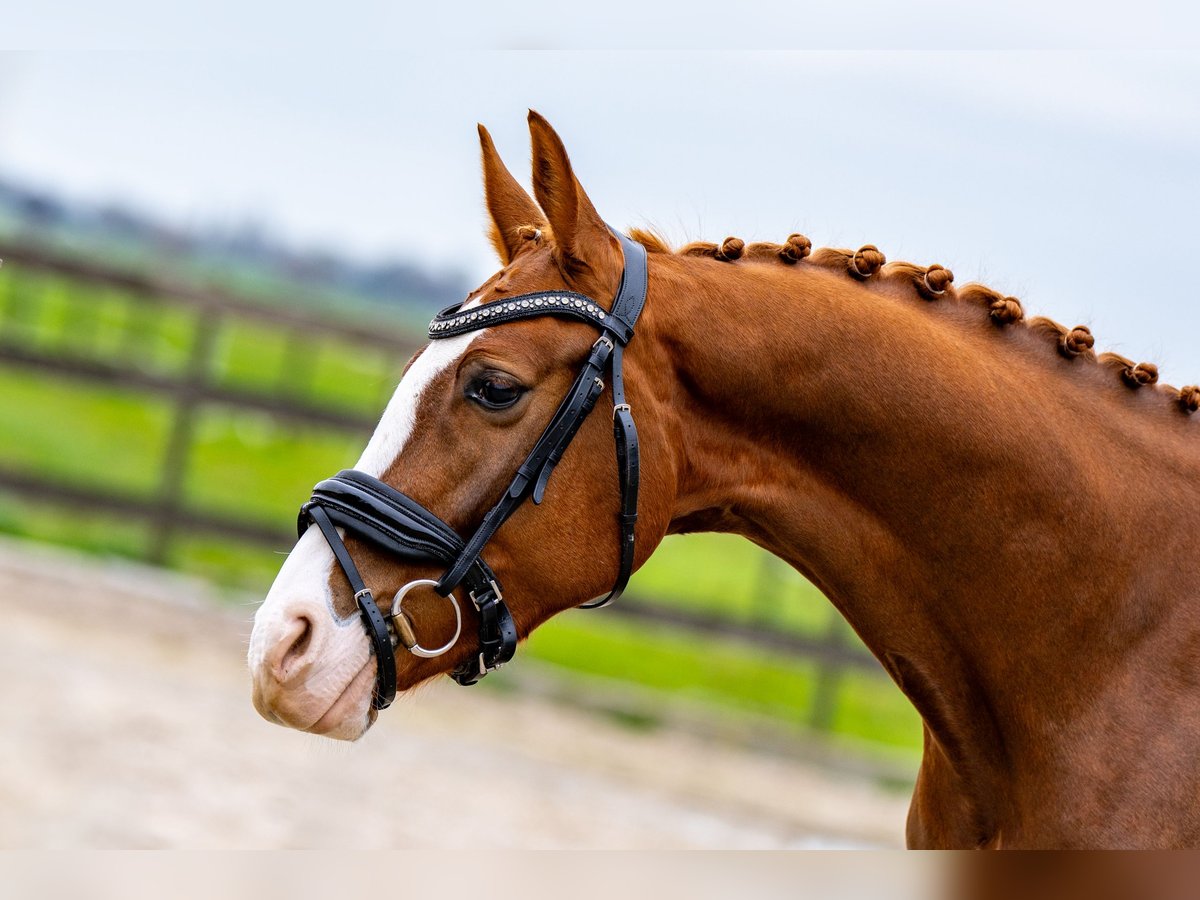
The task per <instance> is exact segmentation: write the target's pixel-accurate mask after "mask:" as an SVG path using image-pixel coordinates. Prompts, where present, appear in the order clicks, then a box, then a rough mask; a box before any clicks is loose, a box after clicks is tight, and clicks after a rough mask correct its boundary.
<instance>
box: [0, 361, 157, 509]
mask: <svg viewBox="0 0 1200 900" xmlns="http://www.w3.org/2000/svg"><path fill="white" fill-rule="evenodd" d="M0 398H2V399H0V462H3V463H5V464H7V465H10V466H17V467H21V468H25V469H29V470H31V471H35V472H39V473H43V474H46V475H52V476H55V477H58V478H61V479H63V480H65V481H68V482H71V483H74V484H102V485H105V486H107V487H111V488H113V489H116V490H122V491H128V492H130V493H133V494H150V493H151V492H153V491H154V489H155V488H156V487H157V486H158V480H159V463H160V460H161V457H162V452H163V448H164V446H165V443H166V437H167V431H168V428H169V427H170V422H171V408H170V406H169V405H168V404H167V403H166V402H165V401H164V400H161V399H154V398H151V397H148V396H144V395H138V394H131V393H128V392H123V391H119V390H115V389H112V388H108V387H103V386H96V385H91V384H88V383H85V382H80V381H79V380H78V379H72V378H59V377H54V376H48V375H42V374H36V375H35V374H33V373H31V372H29V371H28V370H23V369H16V368H13V367H10V366H3V365H0Z"/></svg>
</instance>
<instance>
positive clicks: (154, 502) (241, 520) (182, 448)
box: [0, 241, 882, 727]
mask: <svg viewBox="0 0 1200 900" xmlns="http://www.w3.org/2000/svg"><path fill="white" fill-rule="evenodd" d="M0 258H2V259H4V262H5V273H6V274H7V275H8V276H9V277H13V270H16V271H17V273H18V276H17V277H18V281H17V284H18V285H20V284H21V283H22V280H23V279H24V278H25V276H26V275H29V274H32V275H34V276H49V277H52V278H57V279H66V280H68V281H70V282H71V283H73V284H76V285H78V286H80V287H82V288H83V289H84V290H88V289H92V290H96V291H104V290H107V291H113V290H115V291H118V292H120V294H122V295H128V296H129V297H130V302H136V303H150V304H163V303H169V304H173V305H174V306H176V307H178V308H180V309H183V310H186V311H188V313H189V314H190V316H191V322H192V328H191V333H190V339H189V341H188V345H187V346H186V347H185V348H182V350H181V359H180V365H178V366H176V367H175V370H174V371H164V370H161V369H158V370H156V369H154V368H153V367H148V366H146V365H145V364H143V362H142V361H139V360H138V359H136V358H130V357H129V356H128V355H126V356H125V357H123V358H119V359H113V358H111V357H110V358H105V357H103V356H99V355H96V354H94V353H87V352H80V351H79V350H73V349H69V348H62V347H58V348H49V349H47V348H46V347H43V346H36V345H31V344H29V343H28V342H25V341H23V340H22V339H21V338H20V336H19V335H17V336H14V335H13V334H12V333H10V332H11V330H12V329H11V328H7V327H6V322H7V320H6V317H5V309H4V307H2V306H0V362H2V363H4V364H6V365H8V366H13V367H18V368H20V369H23V370H26V371H30V372H41V373H48V374H53V375H58V376H65V377H69V378H74V379H79V380H81V381H87V382H89V383H98V384H104V385H109V386H113V387H117V388H124V389H130V390H135V391H141V392H148V393H149V394H152V395H154V396H156V397H162V398H167V399H168V400H169V402H170V404H171V408H172V413H171V424H170V427H169V431H168V435H167V439H166V451H165V453H164V454H163V460H162V465H161V471H160V473H159V477H158V479H157V486H156V488H155V489H154V490H153V491H152V492H151V493H149V494H148V495H144V496H133V495H130V494H128V493H121V492H118V491H115V490H110V489H107V488H103V487H95V486H91V485H87V486H85V485H81V484H77V483H70V482H68V481H66V480H64V479H62V478H57V477H52V476H49V475H46V474H43V473H36V472H30V471H24V470H21V469H18V468H15V467H11V466H6V465H0V492H7V493H9V494H15V495H19V496H21V497H23V498H25V499H27V500H32V501H35V502H39V503H50V504H56V505H59V506H62V507H64V508H68V509H72V510H74V509H78V510H83V511H88V512H93V513H105V514H112V515H116V516H119V517H123V518H127V519H133V520H137V521H141V522H144V523H147V524H149V525H151V526H152V527H151V528H150V529H149V535H150V537H149V540H148V545H147V546H146V548H145V556H146V558H147V559H149V560H151V561H154V562H162V561H164V560H166V559H167V558H168V554H169V549H170V547H171V545H172V542H173V541H174V540H176V539H177V537H178V536H180V535H181V534H189V533H195V532H200V533H205V534H211V535H218V536H222V535H223V536H225V537H228V538H233V539H236V540H238V541H246V542H251V543H254V544H256V545H263V546H267V547H271V548H274V549H279V548H281V547H286V546H287V545H288V544H289V543H290V542H291V540H292V539H293V536H292V532H291V530H290V527H289V525H290V523H286V522H284V523H279V524H267V523H262V522H255V521H252V520H248V519H247V518H245V517H239V516H236V515H229V514H219V513H214V512H210V511H204V510H199V509H195V508H192V507H191V506H189V505H188V503H187V502H186V499H185V491H184V484H185V478H186V474H187V471H188V467H189V464H190V458H191V452H192V445H193V442H194V437H195V430H196V425H197V416H198V414H199V412H200V410H201V409H202V408H204V407H207V406H219V407H226V408H231V409H233V410H249V411H254V412H256V413H262V414H266V415H268V416H270V417H271V418H273V419H279V420H282V421H284V422H286V423H289V424H291V425H303V426H311V427H312V428H315V429H325V430H329V429H333V430H337V431H340V432H345V433H347V434H361V435H363V436H365V435H366V434H368V433H369V432H370V429H371V428H372V426H373V424H374V417H373V416H372V415H369V414H367V413H366V412H361V411H353V410H349V411H348V410H347V409H345V408H344V407H342V408H339V406H338V405H336V404H333V403H330V402H321V401H320V400H319V399H317V398H314V397H312V396H305V395H304V393H303V391H297V389H296V388H295V385H291V384H289V379H288V378H287V377H285V376H286V375H287V373H283V374H281V377H280V378H278V379H277V380H276V382H275V389H271V390H268V389H264V388H263V387H262V386H261V385H260V386H257V387H246V386H244V385H241V386H239V385H236V384H229V383H225V382H222V381H221V380H220V379H218V378H215V377H214V374H213V355H214V346H215V342H216V340H217V337H218V335H219V334H220V332H221V329H222V328H223V327H225V325H226V324H227V323H228V322H230V321H235V320H249V321H254V322H266V323H270V324H271V325H272V326H274V327H277V328H281V329H282V330H284V331H285V332H286V333H288V334H289V335H290V336H291V337H290V339H289V345H288V349H287V351H286V352H285V353H284V354H283V360H284V362H283V365H284V366H296V365H297V364H301V363H303V362H304V361H305V360H307V359H309V358H310V354H308V353H302V352H300V351H299V350H296V349H294V348H295V347H298V346H299V345H300V343H301V342H308V344H309V345H315V344H319V343H320V342H321V341H325V340H328V339H329V338H331V337H332V338H335V339H338V340H342V341H347V342H350V343H351V344H352V345H353V346H355V347H360V348H364V349H367V350H379V349H383V350H386V351H387V353H388V354H390V355H392V356H394V357H395V358H397V359H399V358H403V357H404V356H407V355H408V354H409V352H411V350H412V349H413V348H414V347H415V346H416V340H415V339H414V336H413V335H411V334H409V333H408V332H405V331H403V330H400V329H395V328H386V327H365V326H360V325H356V324H347V323H346V322H343V321H340V320H337V319H334V318H331V317H328V316H319V315H316V314H313V313H309V312H297V311H294V310H287V309H279V308H276V307H274V306H264V305H260V304H255V303H253V302H250V301H246V300H243V299H240V298H237V297H234V296H232V295H230V294H228V293H226V292H222V291H217V290H210V289H200V288H196V287H194V286H190V285H184V284H181V283H178V282H174V281H170V280H166V279H161V278H157V277H151V276H148V275H145V274H142V273H137V272H130V271H124V270H121V269H117V268H114V267H111V266H108V265H103V264H100V263H97V262H93V261H86V260H80V259H77V258H74V257H71V256H66V255H64V254H62V253H59V252H54V251H50V250H48V249H45V248H41V247H35V246H33V245H30V244H27V243H8V242H4V241H0ZM23 290H24V288H19V289H18V293H21V291H23ZM36 300H37V298H36V297H34V298H31V297H29V296H20V297H18V299H17V302H18V303H20V304H25V305H29V304H31V303H36ZM11 302H12V298H10V305H11ZM8 313H9V316H8V318H10V319H11V317H12V315H13V314H14V313H13V310H12V309H9V310H8ZM285 388H286V389H285ZM630 600H631V601H632V602H624V603H621V604H616V605H615V606H614V607H611V608H610V614H611V615H614V616H618V617H623V618H627V619H630V620H635V621H639V622H644V623H649V624H653V625H657V626H662V627H669V628H673V629H682V630H684V631H686V632H690V633H695V634H700V635H706V636H713V637H718V638H722V639H735V640H738V641H742V642H746V643H749V644H752V645H755V646H758V647H761V648H763V649H767V650H771V651H775V652H782V653H788V654H793V655H796V656H799V657H803V658H805V659H809V660H811V661H813V662H814V663H815V664H816V665H817V666H818V672H819V677H818V680H817V686H816V696H815V698H814V702H813V708H812V712H811V720H812V721H811V724H813V725H814V726H816V727H825V726H827V725H828V724H829V722H830V720H831V719H832V716H833V713H834V704H835V699H834V698H835V694H836V688H837V684H838V680H839V679H840V677H841V674H842V672H843V671H845V670H858V671H867V672H881V671H882V670H881V669H880V667H879V664H878V662H877V661H876V660H875V659H874V657H872V656H871V655H870V654H868V653H867V652H866V651H865V650H864V649H863V648H862V647H861V645H860V644H858V643H857V642H856V641H855V640H853V638H852V637H850V636H849V634H848V630H847V629H846V627H845V625H844V623H842V622H841V620H840V619H839V618H837V617H836V616H835V617H833V618H832V619H831V626H830V628H829V630H828V631H827V632H826V633H823V634H820V635H816V636H813V635H804V634H800V633H796V632H794V631H787V630H780V629H778V628H772V627H770V626H769V625H766V624H762V623H755V622H744V621H736V620H732V619H730V618H729V617H728V616H722V615H717V614H708V613H704V612H697V611H695V610H689V609H682V608H679V607H676V606H674V605H666V604H663V603H661V602H655V601H654V600H652V599H651V598H644V597H636V596H635V597H632V598H630Z"/></svg>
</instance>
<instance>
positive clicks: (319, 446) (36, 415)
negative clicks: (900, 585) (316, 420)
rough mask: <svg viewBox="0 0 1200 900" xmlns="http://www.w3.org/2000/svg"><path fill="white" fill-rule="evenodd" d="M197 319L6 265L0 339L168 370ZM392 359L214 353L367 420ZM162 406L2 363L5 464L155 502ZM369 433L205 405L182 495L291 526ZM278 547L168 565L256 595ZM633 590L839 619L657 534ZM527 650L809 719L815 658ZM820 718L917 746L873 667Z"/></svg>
mask: <svg viewBox="0 0 1200 900" xmlns="http://www.w3.org/2000/svg"><path fill="white" fill-rule="evenodd" d="M195 327H196V323H195V318H194V316H193V315H192V314H191V313H190V312H189V311H188V310H185V309H182V308H177V307H172V306H165V305H157V304H150V303H144V302H137V301H131V300H130V299H129V298H127V297H124V296H122V295H120V294H119V293H116V292H111V291H97V292H94V293H86V292H81V291H79V290H78V289H76V288H75V287H74V286H72V285H70V284H68V283H66V282H63V281H61V280H56V279H53V278H41V277H38V278H29V277H27V276H23V277H22V278H21V279H20V280H19V281H18V280H16V279H15V278H14V277H13V274H12V272H11V271H10V270H8V269H0V338H4V339H13V340H18V341H20V342H21V343H22V344H23V345H27V346H31V347H41V348H44V349H50V350H57V351H61V352H69V353H73V354H78V355H84V356H86V357H88V358H94V359H102V360H103V359H107V360H110V361H121V362H123V361H126V360H130V359H136V360H137V361H138V364H139V365H141V366H143V367H144V368H147V369H150V370H153V371H158V372H163V373H169V372H174V371H179V370H181V369H182V367H183V366H185V365H186V359H187V352H188V348H189V346H190V342H191V340H192V337H193V334H194V329H195ZM402 357H403V354H401V353H397V354H396V356H395V358H389V357H388V356H386V355H384V354H383V353H381V352H379V351H377V350H370V351H366V352H363V351H361V350H360V349H359V348H356V347H354V346H351V345H349V344H346V343H344V342H341V341H329V342H322V343H321V345H320V346H310V345H309V339H303V340H299V342H298V339H297V338H296V337H295V336H294V335H290V334H288V333H286V332H282V331H280V330H278V329H272V328H270V327H269V326H266V325H264V324H262V323H260V322H248V321H238V320H227V321H226V322H225V324H224V325H223V327H222V330H221V331H220V332H219V334H218V339H217V342H216V346H215V348H214V356H213V360H212V363H213V372H214V377H216V378H217V379H218V380H219V381H220V382H222V383H224V384H227V385H231V386H237V387H242V388H247V389H256V390H261V391H274V390H277V389H278V388H279V387H280V386H281V385H285V384H286V385H287V386H288V387H289V389H290V390H291V391H292V392H293V393H298V394H299V395H301V396H303V397H304V398H305V399H307V400H308V401H309V402H313V403H319V404H325V405H328V406H330V407H336V408H340V409H351V410H358V411H360V412H363V413H364V414H367V415H370V416H374V415H378V413H379V411H380V410H381V409H382V407H383V405H384V403H385V402H386V398H387V395H388V394H389V393H390V390H391V388H392V386H393V385H394V383H395V381H396V379H397V378H398V376H399V372H400V368H401V366H402V365H403V362H404V359H403V358H402ZM285 376H286V377H285ZM172 414H173V410H172V407H171V405H170V402H169V400H164V399H163V398H160V397H156V396H154V395H152V394H149V393H146V392H140V391H136V390H122V389H115V388H109V387H105V386H102V385H96V384H90V383H87V382H83V381H80V380H78V379H74V378H66V377H57V376H50V375H46V374H43V373H35V372H33V371H31V370H27V369H20V368H15V367H11V366H6V365H0V464H3V465H5V466H7V467H16V468H20V469H24V470H28V471H31V472H36V473H39V474H44V475H48V476H52V477H54V478H57V479H62V480H64V481H67V482H70V483H74V484H81V485H88V486H95V487H103V488H107V489H112V490H118V491H124V492H129V493H132V494H135V495H146V496H148V495H151V494H152V493H153V492H154V491H155V490H156V488H157V487H158V485H159V483H160V479H161V477H162V475H161V467H162V462H163V454H164V449H165V446H166V442H167V437H168V434H169V431H170V427H171V423H172ZM364 442H365V436H361V435H357V436H356V435H348V434H345V433H337V432H329V431H323V430H314V429H297V428H295V427H292V426H288V425H284V424H281V423H280V422H279V421H277V420H274V419H272V418H271V417H269V416H266V415H264V414H259V413H255V412H253V411H247V410H234V409H229V408H225V407H219V406H209V407H205V408H203V409H202V411H201V413H200V415H199V417H198V419H197V422H196V427H195V433H194V441H193V444H192V446H191V450H190V459H189V466H188V470H187V475H186V481H185V486H184V487H185V491H184V494H185V502H186V503H187V504H188V505H189V506H191V507H194V508H196V509H200V510H205V511H210V512H215V513H222V514H228V515H233V516H238V517H245V518H247V519H251V520H254V521H257V522H260V523H264V524H278V525H279V526H280V527H281V529H285V530H286V529H287V528H288V527H289V526H290V523H291V522H293V521H294V516H295V511H296V507H297V504H298V503H299V502H300V501H301V500H302V499H304V498H305V497H306V496H307V493H308V490H309V488H310V487H311V486H312V485H313V484H314V483H315V482H316V481H317V480H319V479H320V478H323V477H325V476H326V475H328V474H330V473H332V472H334V471H336V470H338V469H340V468H344V467H346V466H349V465H352V464H353V462H354V460H355V459H356V458H357V456H358V453H359V452H360V450H361V448H362V445H363V443H364ZM0 530H3V531H6V532H9V533H14V534H19V535H24V536H27V537H31V538H36V539H40V540H46V541H52V542H55V543H60V544H66V545H70V546H75V547H79V548H81V549H84V550H88V551H91V552H95V553H104V554H117V555H122V556H129V557H137V556H139V555H141V554H143V553H144V551H145V547H146V544H147V539H148V537H149V535H148V533H147V532H148V528H147V526H145V525H142V524H138V523H130V522H128V521H123V520H121V519H120V518H114V517H112V516H104V515H85V514H80V513H78V512H76V511H70V510H62V509H56V508H54V507H51V506H47V505H45V504H38V503H31V502H27V501H23V500H20V499H17V498H14V497H12V496H8V495H3V494H0ZM287 549H289V548H288V547H287V546H281V547H279V548H266V549H264V548H260V547H256V546H248V545H244V544H242V543H239V542H237V541H231V540H221V539H219V537H214V536H199V535H182V536H180V538H179V539H178V540H176V541H175V542H174V544H173V545H172V547H171V548H170V562H171V564H172V565H174V566H176V567H178V568H180V569H183V570H185V571H188V572H193V573H197V574H200V575H203V576H205V577H207V578H209V579H211V580H213V581H214V582H216V583H219V584H223V585H228V586H234V587H240V588H246V589H250V590H254V591H262V590H265V588H266V587H267V586H268V585H269V583H270V581H271V579H272V578H273V576H274V574H275V572H276V571H278V567H279V565H280V563H281V560H282V554H283V553H284V552H286V551H287ZM630 594H631V596H633V597H638V596H640V597H645V598H652V599H653V600H654V601H655V602H658V603H665V604H670V605H676V606H679V607H686V608H689V609H696V610H703V611H707V612H714V613H719V614H720V615H722V616H725V617H728V618H729V619H732V620H736V621H741V622H752V623H758V624H762V625H766V626H768V627H771V628H775V629H781V630H786V631H789V632H794V633H799V634H809V635H823V634H826V633H827V632H828V631H829V629H830V628H831V626H836V625H838V624H839V623H838V622H837V620H836V618H835V613H834V611H833V610H832V608H831V607H830V605H829V604H828V602H827V601H826V600H825V599H824V598H823V597H822V596H821V595H820V593H819V592H818V591H817V590H816V589H815V588H814V587H813V586H812V585H810V584H809V583H808V582H807V581H805V580H804V579H803V578H801V577H800V576H799V575H798V574H797V573H796V572H794V571H793V570H792V569H790V568H789V567H788V566H786V565H785V564H783V563H781V562H780V561H779V560H777V559H774V558H773V557H771V556H770V555H769V554H767V553H765V552H764V551H762V550H761V549H759V548H757V547H755V546H753V545H752V544H750V543H748V542H747V541H744V540H742V539H740V538H736V537H731V536H728V535H692V536H688V537H686V538H685V537H669V538H667V539H666V540H664V541H663V543H662V545H661V546H660V548H659V549H658V551H657V552H656V553H655V555H654V556H653V557H652V558H651V559H650V561H649V562H648V563H647V564H646V565H645V566H644V567H643V568H642V570H641V571H639V572H638V573H637V574H636V575H635V576H634V579H633V581H632V583H631V586H630ZM523 652H524V653H527V654H528V655H530V656H532V657H535V658H538V659H540V660H542V661H544V662H545V663H547V664H550V665H553V666H559V667H562V668H564V669H568V670H570V671H573V672H576V673H581V674H585V675H595V676H602V677H604V678H611V679H619V680H623V681H627V682H633V683H636V684H639V685H641V686H643V687H645V688H648V689H650V690H651V691H656V692H660V693H661V694H662V695H663V696H670V697H679V698H684V699H687V700H691V701H695V702H697V703H702V704H705V705H707V706H710V707H712V708H714V709H717V710H721V709H724V710H741V711H743V712H752V713H756V714H761V715H766V716H771V717H774V718H777V719H779V720H781V721H786V722H789V723H793V724H801V725H802V724H805V723H807V722H808V721H809V720H810V717H811V716H812V713H813V698H814V694H815V690H816V684H817V673H816V669H815V668H814V665H813V664H812V663H811V662H808V661H805V660H800V659H796V658H793V657H789V656H786V655H780V654H772V653H767V652H764V651H762V650H760V649H757V648H752V647H749V646H746V645H743V644H740V643H737V642H735V641H727V640H719V639H711V638H703V637H694V636H687V637H685V636H681V635H680V634H679V633H677V632H672V631H670V630H669V629H663V628H648V627H646V626H644V625H641V624H639V625H636V626H635V625H633V624H631V623H629V622H628V621H625V622H622V621H620V620H617V619H615V618H612V617H605V616H604V615H603V614H594V615H585V614H580V613H568V614H565V615H563V616H560V617H558V618H556V619H555V620H554V621H552V622H550V623H548V624H547V625H545V626H543V627H542V628H541V629H540V630H539V631H538V632H537V633H536V634H534V635H533V636H532V637H531V638H530V640H529V642H528V646H527V648H526V649H525V650H524V651H523ZM828 727H829V729H830V730H831V731H832V732H833V733H835V734H837V735H840V736H844V737H847V738H853V739H861V740H866V741H872V742H876V743H882V744H889V745H893V746H897V747H904V748H916V747H918V746H919V743H920V728H919V726H918V720H917V717H916V714H915V713H914V712H913V711H912V709H911V707H910V706H909V704H908V703H907V701H905V700H904V698H903V697H902V696H901V695H900V694H899V692H898V691H897V690H896V689H895V688H894V687H893V686H892V685H891V684H890V682H888V681H886V679H884V678H882V677H879V676H875V675H872V674H868V673H861V672H846V673H844V674H843V676H842V677H841V678H840V680H839V681H838V683H837V687H836V705H835V714H834V716H833V720H832V722H830V723H829V725H828Z"/></svg>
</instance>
